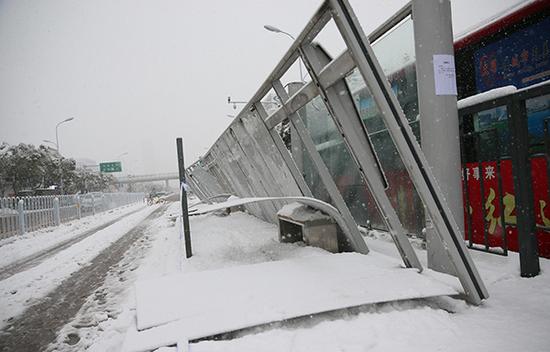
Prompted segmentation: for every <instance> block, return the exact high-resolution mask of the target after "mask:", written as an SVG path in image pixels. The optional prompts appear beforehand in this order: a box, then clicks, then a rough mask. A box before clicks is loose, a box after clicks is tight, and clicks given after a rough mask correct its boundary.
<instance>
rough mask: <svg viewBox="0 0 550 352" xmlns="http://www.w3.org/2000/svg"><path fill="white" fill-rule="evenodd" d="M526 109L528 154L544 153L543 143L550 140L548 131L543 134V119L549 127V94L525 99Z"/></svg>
mask: <svg viewBox="0 0 550 352" xmlns="http://www.w3.org/2000/svg"><path fill="white" fill-rule="evenodd" d="M525 107H526V109H527V124H528V125H527V126H528V129H529V152H530V154H537V153H544V152H545V149H544V143H545V140H546V142H547V143H549V142H550V140H549V139H550V131H549V132H548V133H549V134H548V135H546V136H545V135H544V124H545V122H544V121H545V120H549V122H546V124H548V128H550V94H547V95H542V96H540V97H536V98H532V99H528V100H526V101H525Z"/></svg>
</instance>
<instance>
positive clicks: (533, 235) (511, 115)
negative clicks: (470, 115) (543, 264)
mask: <svg viewBox="0 0 550 352" xmlns="http://www.w3.org/2000/svg"><path fill="white" fill-rule="evenodd" d="M506 108H507V110H508V123H509V129H510V131H511V133H510V138H511V143H510V146H511V148H510V149H511V154H512V169H513V170H514V191H515V197H516V215H517V230H518V242H519V266H520V271H521V276H523V277H532V276H537V275H538V274H539V273H540V263H539V254H538V240H537V231H536V221H535V214H534V209H533V208H534V207H533V204H534V202H533V188H532V184H533V180H532V178H531V159H530V158H529V131H528V128H527V109H526V107H525V100H513V101H512V102H510V103H509V104H508V106H507V107H506Z"/></svg>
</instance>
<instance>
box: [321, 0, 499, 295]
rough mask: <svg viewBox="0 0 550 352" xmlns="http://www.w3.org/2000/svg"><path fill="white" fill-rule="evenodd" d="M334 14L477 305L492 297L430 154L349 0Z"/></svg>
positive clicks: (335, 1) (340, 1) (341, 0)
mask: <svg viewBox="0 0 550 352" xmlns="http://www.w3.org/2000/svg"><path fill="white" fill-rule="evenodd" d="M330 4H331V5H332V6H331V7H332V9H331V11H332V17H333V19H334V21H335V22H336V26H337V27H338V29H339V31H340V33H341V34H342V37H343V38H344V41H345V42H346V45H347V47H348V49H349V50H350V52H351V54H352V55H353V57H354V60H355V62H356V64H357V67H358V69H359V71H360V72H361V75H362V76H363V79H364V80H365V83H366V84H367V86H368V88H369V90H370V92H371V94H372V96H373V98H374V101H375V102H376V104H377V105H378V108H379V109H380V112H381V113H382V116H383V119H384V122H385V124H386V127H387V128H388V132H389V133H390V136H391V138H392V140H393V142H394V143H395V146H396V148H397V150H398V152H399V155H400V156H401V158H402V159H403V162H404V164H405V166H406V168H407V171H408V172H409V175H410V176H411V180H412V181H413V183H414V185H415V188H416V190H417V191H418V194H419V196H420V197H421V199H422V201H423V203H424V205H425V207H426V211H427V213H428V214H429V216H430V218H431V219H432V221H433V223H434V227H435V229H436V232H437V234H438V235H439V236H440V240H441V241H442V242H443V243H444V245H445V246H446V249H447V255H448V256H449V261H450V263H451V265H453V266H454V267H455V270H456V273H457V275H458V278H459V279H460V282H461V283H462V286H463V288H464V291H465V294H466V296H467V298H468V300H469V301H470V302H472V303H474V304H479V303H481V300H482V299H484V298H487V297H489V294H488V292H487V289H486V288H485V285H484V284H483V281H482V280H481V278H480V276H479V273H478V272H477V269H476V267H475V265H474V263H473V261H472V259H471V257H470V254H469V252H468V250H467V248H466V246H465V244H464V241H463V239H462V233H461V232H460V228H459V227H458V225H457V223H456V221H455V219H454V217H453V214H452V213H451V211H450V209H449V207H448V206H447V204H446V201H445V199H444V197H443V194H442V192H441V190H440V188H439V186H438V184H437V181H436V180H435V178H434V176H433V174H432V172H431V169H430V166H429V164H428V162H427V161H426V157H425V156H424V154H423V153H422V151H421V150H420V146H419V144H418V142H417V141H416V138H415V136H414V134H413V132H412V129H411V128H410V126H409V125H408V123H407V119H406V118H405V115H404V114H403V111H402V110H401V108H400V106H399V102H398V101H397V98H396V97H395V95H394V94H393V92H392V90H391V87H390V85H389V82H388V80H387V79H386V77H385V75H384V72H383V71H382V68H381V67H380V64H379V63H378V61H377V59H376V57H375V55H374V52H373V51H372V48H371V46H370V43H369V41H368V40H367V37H366V36H365V34H364V33H363V31H362V30H361V27H360V25H359V22H358V20H357V17H356V16H355V14H354V13H353V11H352V9H351V6H350V5H349V3H348V1H346V0H330Z"/></svg>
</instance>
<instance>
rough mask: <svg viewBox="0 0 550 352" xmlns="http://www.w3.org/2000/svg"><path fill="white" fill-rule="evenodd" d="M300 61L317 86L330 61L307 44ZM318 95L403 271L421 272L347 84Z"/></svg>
mask: <svg viewBox="0 0 550 352" xmlns="http://www.w3.org/2000/svg"><path fill="white" fill-rule="evenodd" d="M303 61H304V64H305V66H306V68H307V69H308V71H309V75H310V77H311V78H312V80H313V81H314V82H316V83H317V82H318V81H317V78H318V76H317V75H318V73H319V72H320V71H321V69H322V68H323V67H325V66H326V65H327V64H328V63H329V62H330V58H329V57H328V55H327V54H326V53H325V52H324V51H323V50H322V49H321V48H320V47H319V46H317V45H315V44H309V45H307V46H304V47H303ZM321 95H322V96H323V98H324V100H325V105H326V106H327V109H328V111H329V113H330V115H331V117H332V119H333V120H334V124H335V125H336V127H337V128H338V130H339V131H340V133H341V135H342V138H343V139H344V142H345V143H346V145H347V147H348V151H349V152H350V154H351V156H352V157H353V159H354V161H355V163H356V164H357V166H358V168H359V173H360V174H361V176H362V177H363V180H364V181H365V183H366V184H367V186H368V188H369V190H370V192H371V194H372V196H373V198H374V200H375V202H376V205H377V206H378V209H379V211H380V213H381V214H382V218H383V220H384V224H385V225H386V227H387V228H388V230H389V232H390V234H391V236H392V238H393V241H394V243H395V245H396V247H397V250H398V252H399V254H400V255H401V258H402V259H403V263H404V264H405V266H406V267H409V268H411V267H413V268H417V269H419V270H422V264H420V261H419V260H418V257H417V256H416V253H415V252H414V249H413V248H412V246H411V244H410V242H409V240H408V238H407V236H406V231H405V228H404V227H403V225H402V224H401V221H400V220H399V217H398V216H397V213H396V212H395V209H394V208H393V206H392V204H391V202H390V199H389V198H388V195H387V194H386V192H385V188H386V185H385V182H383V179H384V175H383V173H382V168H381V165H380V163H379V161H378V160H377V157H376V154H375V153H374V148H373V146H372V145H371V143H370V139H369V137H368V132H367V130H366V128H365V125H364V124H363V122H362V120H361V117H360V116H359V113H358V112H357V109H356V107H355V103H354V101H353V98H352V96H351V93H350V91H349V89H348V87H347V84H346V82H345V81H344V79H341V80H340V81H339V82H338V83H335V84H334V85H332V86H331V87H330V88H327V89H326V90H321Z"/></svg>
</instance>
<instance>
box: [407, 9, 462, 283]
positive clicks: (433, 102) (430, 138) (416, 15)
mask: <svg viewBox="0 0 550 352" xmlns="http://www.w3.org/2000/svg"><path fill="white" fill-rule="evenodd" d="M412 9H413V21H414V41H415V52H416V77H417V89H418V105H419V110H420V134H421V137H422V143H421V144H422V150H423V151H424V154H425V155H426V159H427V161H428V163H429V165H430V167H431V169H432V173H433V175H434V176H435V179H436V180H437V182H438V183H439V187H440V188H441V191H442V192H443V196H444V198H445V199H446V201H447V204H448V206H449V209H450V211H451V213H452V214H453V216H454V218H455V221H456V223H457V225H458V226H459V228H460V232H461V234H462V237H463V234H464V221H463V205H462V194H461V192H462V185H461V178H460V172H461V162H460V141H459V124H458V110H457V106H456V99H457V98H456V79H455V76H454V75H455V73H454V56H453V55H454V49H453V28H452V21H451V3H450V1H449V0H413V1H412ZM442 59H443V60H444V61H447V62H448V63H443V64H442V63H441V62H440V61H441V60H442ZM440 84H447V87H450V88H451V89H446V90H444V89H441V86H440ZM453 88H454V92H453ZM434 231H435V230H434V227H433V226H432V224H431V220H430V219H428V218H427V219H426V240H427V247H428V267H429V268H431V269H434V270H437V271H442V272H446V273H449V274H455V273H454V270H453V269H452V266H451V265H449V263H448V262H449V261H448V257H447V255H446V253H445V249H444V246H443V244H442V243H441V241H440V240H439V238H438V236H437V235H436V234H435V233H434Z"/></svg>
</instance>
